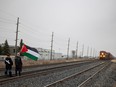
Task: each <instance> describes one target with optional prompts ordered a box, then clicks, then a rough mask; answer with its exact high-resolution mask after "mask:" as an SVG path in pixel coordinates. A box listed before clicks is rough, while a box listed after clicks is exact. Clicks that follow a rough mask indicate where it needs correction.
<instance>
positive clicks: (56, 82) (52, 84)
mask: <svg viewBox="0 0 116 87" xmlns="http://www.w3.org/2000/svg"><path fill="white" fill-rule="evenodd" d="M103 64H105V62H102V63H100V64H98V65H95V66H93V67H91V68H88V69H85V70H83V71H80V72H79V73H75V74H72V75H70V76H68V77H65V78H63V79H60V80H57V81H55V82H53V83H50V84H48V85H46V86H44V87H54V86H55V85H56V84H58V83H61V82H63V81H66V80H68V79H70V78H73V77H75V76H78V75H80V74H82V73H85V72H87V71H89V70H92V69H94V68H96V67H98V66H100V65H103Z"/></svg>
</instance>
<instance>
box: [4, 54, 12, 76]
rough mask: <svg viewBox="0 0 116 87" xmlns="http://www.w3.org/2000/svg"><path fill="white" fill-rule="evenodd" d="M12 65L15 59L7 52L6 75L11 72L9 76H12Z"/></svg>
mask: <svg viewBox="0 0 116 87" xmlns="http://www.w3.org/2000/svg"><path fill="white" fill-rule="evenodd" d="M12 65H13V61H12V59H11V57H10V54H7V57H6V58H5V75H7V74H8V73H9V76H10V77H12V71H11V70H12Z"/></svg>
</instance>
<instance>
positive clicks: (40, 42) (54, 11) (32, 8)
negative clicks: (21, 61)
mask: <svg viewBox="0 0 116 87" xmlns="http://www.w3.org/2000/svg"><path fill="white" fill-rule="evenodd" d="M17 17H19V21H20V24H19V37H18V39H19V40H18V44H19V42H20V39H23V41H24V43H25V44H27V45H29V46H32V47H41V48H46V49H50V46H51V36H52V32H54V37H53V38H54V40H53V49H54V50H55V51H56V52H61V53H63V54H66V53H67V47H68V39H69V38H70V51H71V50H75V49H76V43H77V41H78V43H79V48H78V50H79V52H78V54H80V53H81V52H82V46H83V44H84V55H86V54H87V47H89V53H90V49H92V50H95V51H97V53H98V52H99V51H100V50H105V51H108V52H111V53H112V54H113V55H115V56H116V39H115V38H116V0H0V43H4V41H5V40H6V39H7V40H8V43H9V45H14V44H15V32H16V21H17Z"/></svg>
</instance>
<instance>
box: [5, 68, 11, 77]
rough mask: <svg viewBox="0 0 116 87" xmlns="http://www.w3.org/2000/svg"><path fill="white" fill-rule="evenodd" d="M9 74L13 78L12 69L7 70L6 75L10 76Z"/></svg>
mask: <svg viewBox="0 0 116 87" xmlns="http://www.w3.org/2000/svg"><path fill="white" fill-rule="evenodd" d="M8 73H9V76H10V77H11V76H12V72H11V69H6V70H5V75H8Z"/></svg>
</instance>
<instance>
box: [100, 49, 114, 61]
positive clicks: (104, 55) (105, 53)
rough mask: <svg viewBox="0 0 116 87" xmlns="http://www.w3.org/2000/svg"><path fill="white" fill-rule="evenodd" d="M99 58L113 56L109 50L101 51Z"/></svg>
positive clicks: (105, 58)
mask: <svg viewBox="0 0 116 87" xmlns="http://www.w3.org/2000/svg"><path fill="white" fill-rule="evenodd" d="M99 59H101V60H109V59H113V56H112V54H111V53H109V52H106V51H100V54H99Z"/></svg>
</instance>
